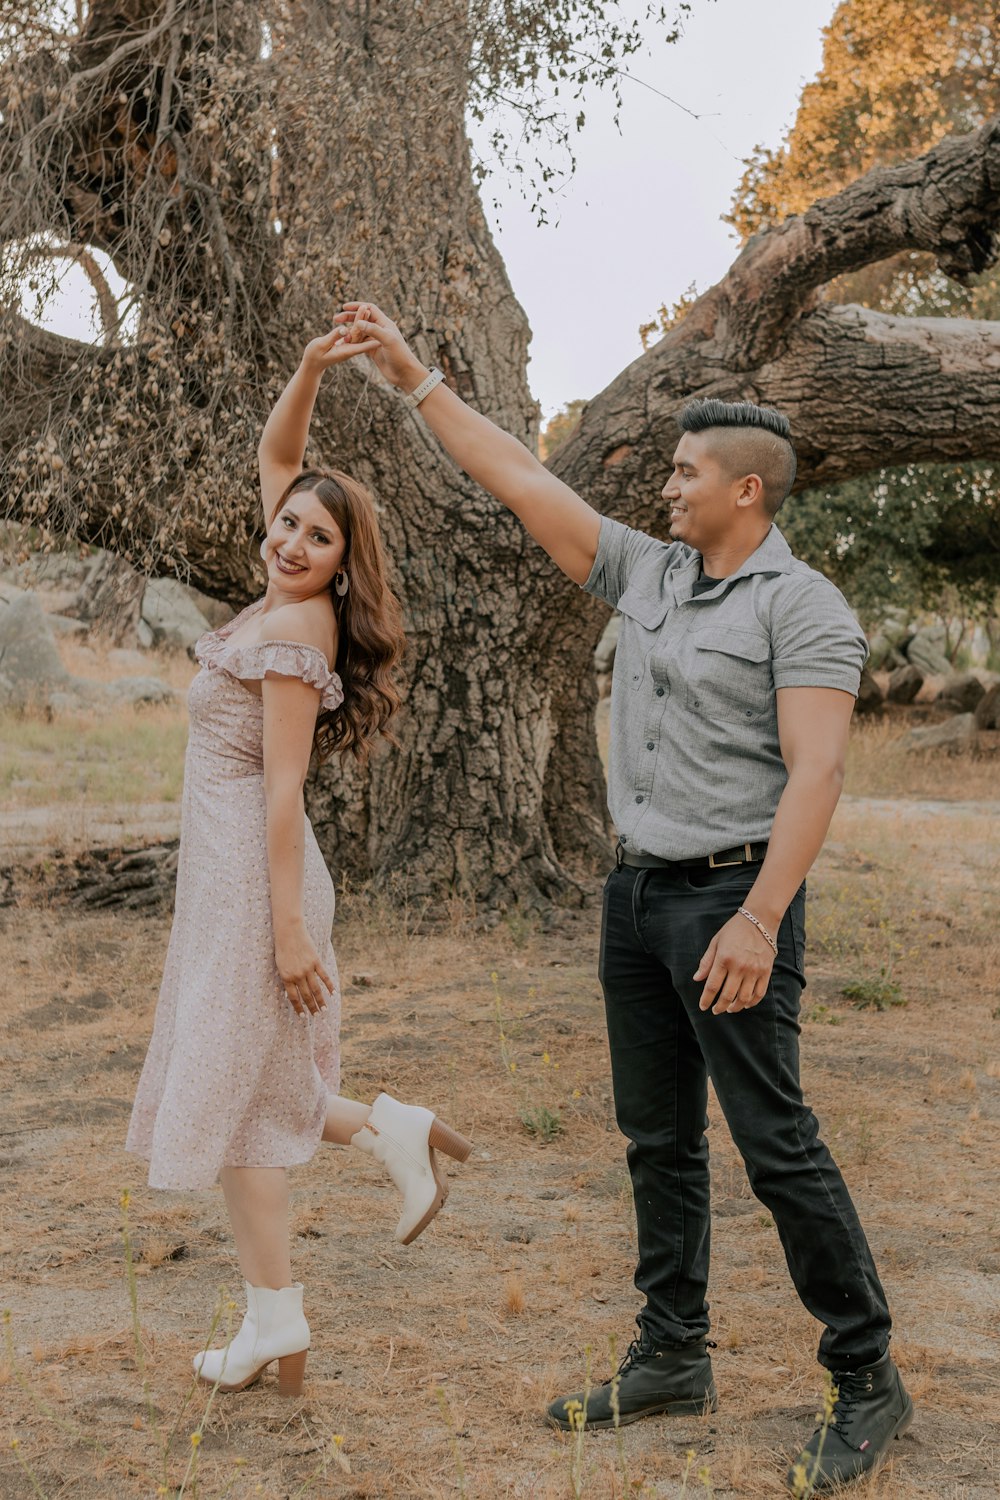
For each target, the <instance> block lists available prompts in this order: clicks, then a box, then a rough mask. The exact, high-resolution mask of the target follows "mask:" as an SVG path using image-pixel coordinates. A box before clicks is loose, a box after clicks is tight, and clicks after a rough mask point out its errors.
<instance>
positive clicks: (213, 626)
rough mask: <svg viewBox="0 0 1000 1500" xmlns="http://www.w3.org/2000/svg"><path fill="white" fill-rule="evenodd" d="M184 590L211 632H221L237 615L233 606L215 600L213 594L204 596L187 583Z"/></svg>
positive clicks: (221, 600)
mask: <svg viewBox="0 0 1000 1500" xmlns="http://www.w3.org/2000/svg"><path fill="white" fill-rule="evenodd" d="M183 588H184V592H185V593H186V594H187V596H188V598H189V599H190V600H191V603H192V604H193V605H194V606H195V608H196V609H198V610H200V611H201V613H202V614H203V615H204V616H205V619H206V620H207V621H208V626H209V629H210V630H221V629H222V627H223V625H228V624H229V622H230V620H231V619H232V618H233V616H234V615H235V614H236V611H235V609H233V607H232V605H230V604H227V603H226V602H225V600H223V599H213V598H212V596H211V594H203V593H202V591H201V589H196V588H195V587H194V586H193V585H192V584H190V583H185V584H184V585H183Z"/></svg>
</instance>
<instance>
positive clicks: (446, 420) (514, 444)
mask: <svg viewBox="0 0 1000 1500" xmlns="http://www.w3.org/2000/svg"><path fill="white" fill-rule="evenodd" d="M334 322H335V323H336V324H338V325H339V327H340V328H341V329H342V330H343V338H344V340H345V341H349V342H353V341H355V340H357V341H358V342H359V343H360V341H362V340H364V341H365V344H366V345H367V346H368V347H366V349H365V351H364V352H366V353H368V354H369V357H370V358H371V359H373V360H374V362H375V364H376V365H377V366H378V368H379V369H380V370H381V372H382V374H383V375H384V376H385V378H386V380H388V381H389V383H390V384H391V385H394V386H396V387H397V388H398V389H399V390H400V391H401V392H402V394H403V395H404V396H405V395H409V394H410V392H412V391H414V390H416V388H417V387H418V386H419V385H421V384H422V383H423V382H424V381H425V380H427V378H428V376H429V375H430V373H431V372H430V371H428V369H427V368H426V366H424V365H422V364H421V363H420V361H419V360H418V359H417V357H416V355H415V354H414V353H413V351H412V350H411V349H410V347H409V345H408V344H407V343H406V340H405V339H404V338H403V335H402V334H401V333H400V331H399V329H398V328H397V327H396V325H395V323H393V321H392V319H391V318H388V317H387V316H386V315H385V313H383V312H381V311H380V310H379V308H377V307H375V306H374V304H373V303H371V302H348V303H345V305H344V311H343V312H341V313H338V314H337V316H336V317H335V319H334ZM373 338H374V339H377V340H378V343H379V346H380V347H379V348H378V349H377V350H376V351H375V352H374V353H372V352H371V348H370V343H369V341H370V340H371V339H373ZM359 352H360V351H359ZM420 414H421V416H422V417H423V419H424V421H425V422H426V423H427V425H428V427H429V428H430V429H431V431H432V432H433V433H434V434H435V436H436V437H437V438H438V439H439V440H440V441H441V443H442V444H443V445H444V447H445V448H446V449H447V450H448V452H449V453H450V454H451V456H452V458H453V459H454V460H455V462H456V463H457V464H458V465H459V467H460V468H462V469H464V470H465V472H466V473H467V474H468V475H470V477H471V478H472V479H474V480H475V481H476V483H477V484H481V485H482V487H483V489H485V490H489V492H490V494H491V495H495V496H496V498H497V499H498V500H499V501H501V503H502V504H504V505H506V506H507V507H508V509H509V510H512V511H513V512H514V514H515V516H517V518H518V520H519V521H521V522H523V524H524V526H525V527H526V528H527V530H528V531H529V532H530V534H531V535H532V536H533V537H534V539H535V541H536V542H538V543H539V545H540V546H542V547H544V548H545V550H546V552H547V553H548V554H549V556H550V557H551V558H552V561H553V562H554V563H555V564H556V566H557V567H559V568H561V569H562V571H563V572H564V573H566V574H567V575H568V576H569V577H570V578H572V580H573V582H574V583H585V582H586V581H587V578H588V577H589V576H590V572H591V569H592V568H593V566H594V559H595V557H596V556H597V540H598V536H599V534H600V529H601V518H600V516H599V515H598V514H597V512H596V511H595V510H593V509H592V508H591V507H590V506H589V505H588V504H587V502H586V501H585V500H583V499H581V497H580V496H579V495H578V494H576V492H575V491H574V490H571V489H570V488H569V486H568V485H566V484H563V482H562V480H561V479H557V478H556V477H555V475H554V474H550V473H549V471H548V469H546V468H545V467H544V466H543V465H542V464H540V463H539V462H538V459H537V458H535V456H534V454H532V453H529V451H528V449H527V448H525V446H524V444H523V443H519V442H518V440H517V439H516V438H514V437H511V435H510V434H509V433H507V432H504V431H503V430H502V428H500V427H497V426H496V425H495V423H493V422H491V421H490V420H489V418H488V417H484V416H482V415H481V414H480V413H479V412H476V411H473V410H472V408H471V407H470V406H466V404H465V402H464V401H463V400H462V399H461V397H459V396H456V395H455V393H454V391H451V390H449V389H448V387H447V386H446V385H444V384H443V383H442V382H440V381H439V382H438V384H436V385H435V386H434V387H433V388H432V389H431V390H430V392H429V393H428V394H427V395H426V396H424V397H423V399H422V400H421V402H420Z"/></svg>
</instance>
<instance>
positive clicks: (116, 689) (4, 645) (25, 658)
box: [0, 593, 176, 713]
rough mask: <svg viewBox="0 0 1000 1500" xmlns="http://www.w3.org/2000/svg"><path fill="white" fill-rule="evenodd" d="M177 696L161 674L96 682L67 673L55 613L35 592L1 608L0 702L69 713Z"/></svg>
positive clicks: (21, 595) (13, 706)
mask: <svg viewBox="0 0 1000 1500" xmlns="http://www.w3.org/2000/svg"><path fill="white" fill-rule="evenodd" d="M175 696H176V694H175V691H174V689H173V688H172V687H169V686H168V684H167V683H165V682H162V681H161V680H160V679H159V678H158V677H120V678H118V680H117V681H116V682H93V681H91V680H90V678H87V677H74V676H72V674H71V673H69V672H67V670H66V668H65V667H64V666H63V664H62V660H61V659H60V656H59V652H58V651H57V650H56V643H55V638H54V636H53V633H52V617H51V616H50V615H47V614H46V613H45V611H44V610H43V609H42V606H41V604H40V603H39V601H38V599H37V598H36V596H35V595H34V594H31V593H22V594H20V595H18V596H16V597H15V598H14V600H13V602H12V603H10V604H8V605H6V606H0V704H4V705H7V706H9V707H12V708H24V707H27V706H28V705H29V704H32V705H37V706H39V707H44V708H48V710H49V711H50V712H51V713H71V712H74V711H77V710H79V709H86V708H94V707H96V706H97V705H98V704H102V703H112V704H114V703H165V702H168V701H169V700H171V699H172V698H174V697H175Z"/></svg>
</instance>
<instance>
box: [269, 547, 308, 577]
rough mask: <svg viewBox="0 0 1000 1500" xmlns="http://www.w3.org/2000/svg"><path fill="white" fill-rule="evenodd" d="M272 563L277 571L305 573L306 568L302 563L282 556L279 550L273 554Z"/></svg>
mask: <svg viewBox="0 0 1000 1500" xmlns="http://www.w3.org/2000/svg"><path fill="white" fill-rule="evenodd" d="M274 565H275V567H276V568H277V569H278V572H279V573H306V572H308V569H307V568H306V567H305V566H304V565H303V564H302V563H293V562H290V561H289V559H288V558H287V557H282V555H281V553H280V552H276V553H275V554H274Z"/></svg>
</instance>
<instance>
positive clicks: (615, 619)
mask: <svg viewBox="0 0 1000 1500" xmlns="http://www.w3.org/2000/svg"><path fill="white" fill-rule="evenodd" d="M621 628H622V617H621V615H612V616H611V619H610V620H609V621H608V623H607V624H606V625H605V627H604V634H603V635H602V636H601V639H600V640H599V641H598V643H597V647H596V649H595V651H594V671H595V672H598V673H603V672H610V671H611V668H612V667H613V666H614V664H615V652H616V651H617V650H618V637H619V635H620V634H621Z"/></svg>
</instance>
